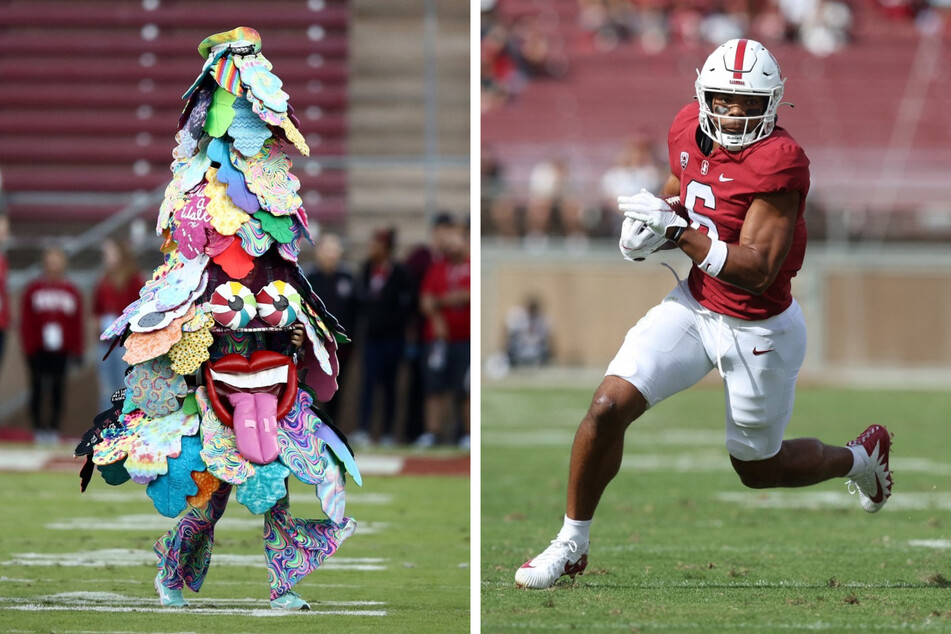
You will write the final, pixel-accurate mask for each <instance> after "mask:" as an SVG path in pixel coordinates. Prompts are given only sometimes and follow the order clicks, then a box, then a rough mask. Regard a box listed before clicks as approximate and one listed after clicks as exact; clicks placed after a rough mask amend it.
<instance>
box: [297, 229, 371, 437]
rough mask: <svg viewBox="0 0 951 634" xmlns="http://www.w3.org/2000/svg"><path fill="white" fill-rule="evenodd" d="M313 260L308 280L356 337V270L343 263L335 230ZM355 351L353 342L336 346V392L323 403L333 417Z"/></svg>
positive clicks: (322, 241)
mask: <svg viewBox="0 0 951 634" xmlns="http://www.w3.org/2000/svg"><path fill="white" fill-rule="evenodd" d="M314 259H315V261H316V262H317V266H316V267H315V268H313V269H312V270H311V272H310V274H309V275H308V276H307V281H308V282H310V285H311V288H313V289H314V292H315V293H317V295H318V296H319V297H320V299H322V300H323V302H324V305H325V306H326V307H327V310H329V311H330V312H331V314H333V315H334V317H336V318H337V321H338V322H339V323H340V325H341V326H343V328H344V330H346V332H347V334H348V335H349V336H350V337H353V336H354V332H355V330H356V325H357V311H358V306H359V298H358V296H357V284H356V280H354V277H353V273H351V272H350V271H349V270H347V268H346V267H345V266H344V265H343V264H342V262H343V244H342V243H341V241H340V238H339V237H338V236H336V235H334V234H332V233H325V234H323V235H322V236H321V238H320V240H318V241H317V246H316V248H315V249H314ZM352 354H353V344H352V343H344V344H340V345H339V346H338V347H337V363H338V364H339V366H340V371H339V372H338V374H337V392H336V393H335V394H334V396H333V398H331V399H330V401H328V402H327V403H326V404H324V411H326V412H327V414H329V415H330V417H331V418H332V419H334V420H336V419H337V414H338V413H339V411H340V403H341V402H343V401H344V396H343V394H344V386H345V383H346V376H347V368H348V367H350V357H351V356H352Z"/></svg>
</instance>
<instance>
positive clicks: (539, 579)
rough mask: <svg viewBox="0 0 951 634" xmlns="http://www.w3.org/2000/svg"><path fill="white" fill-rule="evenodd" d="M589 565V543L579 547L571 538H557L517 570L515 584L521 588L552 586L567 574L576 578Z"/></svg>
mask: <svg viewBox="0 0 951 634" xmlns="http://www.w3.org/2000/svg"><path fill="white" fill-rule="evenodd" d="M587 565H588V545H587V544H585V545H584V547H583V548H579V546H578V544H576V543H575V542H573V541H571V540H563V541H562V540H557V539H555V540H553V541H552V542H551V546H549V547H548V548H546V549H545V550H544V551H542V553H541V554H540V555H538V556H536V557H535V558H534V559H530V560H528V561H526V562H525V563H524V564H522V567H521V568H519V569H518V570H516V571H515V585H516V586H518V587H519V588H534V589H543V588H550V587H552V586H553V585H555V582H556V581H558V579H560V578H561V577H563V576H565V575H568V576H569V577H571V578H572V579H574V578H575V575H580V574H582V573H584V569H585V568H586V567H587Z"/></svg>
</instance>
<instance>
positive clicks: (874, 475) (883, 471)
mask: <svg viewBox="0 0 951 634" xmlns="http://www.w3.org/2000/svg"><path fill="white" fill-rule="evenodd" d="M891 445H892V437H891V434H889V433H888V430H887V429H885V428H884V427H883V426H881V425H870V426H869V427H868V429H866V430H865V431H863V432H862V434H861V435H860V436H859V437H858V438H856V439H855V440H852V441H849V443H848V445H846V446H848V447H862V448H863V449H864V450H865V452H866V454H868V468H867V469H866V470H865V472H864V473H861V474H859V475H857V476H855V477H854V478H852V479H851V480H849V482H848V486H849V492H850V493H853V494H854V493H855V492H856V491H858V494H859V499H860V500H861V501H862V508H863V509H865V510H866V511H868V512H869V513H875V512H876V511H878V510H879V509H880V508H882V507H883V506H885V502H887V501H888V498H889V497H891V495H892V472H891V471H890V470H889V468H888V452H889V450H890V449H891Z"/></svg>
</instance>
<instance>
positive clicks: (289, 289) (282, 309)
mask: <svg viewBox="0 0 951 634" xmlns="http://www.w3.org/2000/svg"><path fill="white" fill-rule="evenodd" d="M255 299H257V302H258V315H259V316H260V317H261V319H263V320H264V321H266V322H267V323H269V324H270V325H272V326H275V327H278V328H282V327H284V326H287V325H289V324H292V323H294V322H295V321H297V316H298V315H299V314H300V312H301V296H300V293H298V292H297V289H295V288H294V287H293V286H291V285H290V284H288V283H286V282H281V281H280V280H275V281H274V282H271V283H270V284H268V285H267V286H265V287H264V288H262V289H261V290H260V291H258V294H257V295H256V296H255Z"/></svg>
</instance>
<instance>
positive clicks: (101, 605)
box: [0, 591, 387, 618]
mask: <svg viewBox="0 0 951 634" xmlns="http://www.w3.org/2000/svg"><path fill="white" fill-rule="evenodd" d="M190 602H191V603H193V604H195V605H197V604H207V605H210V606H216V605H224V606H241V605H267V602H266V601H265V600H264V599H252V598H246V599H190ZM155 603H156V600H155V599H143V598H141V597H130V596H126V595H122V594H115V593H110V592H82V591H81V592H63V593H59V594H52V595H42V596H38V597H33V598H29V599H24V598H14V597H0V604H6V605H4V608H5V609H8V610H20V611H25V612H51V611H82V612H156V613H158V612H165V613H168V612H170V611H179V610H178V609H177V608H164V607H161V606H156V605H155ZM323 605H326V606H328V607H330V608H358V609H328V610H323V609H319V608H317V609H314V607H313V606H323ZM385 606H386V602H385V601H319V602H318V601H314V602H313V605H312V609H311V610H310V611H308V612H286V611H283V610H271V609H270V608H266V609H265V608H250V609H248V608H243V609H242V608H241V607H226V608H218V607H205V608H202V607H189V608H187V609H185V610H181V612H183V613H187V614H206V615H236V616H253V617H258V618H264V617H275V616H294V615H308V614H316V615H337V616H373V617H379V616H386V615H387V611H386V610H383V609H360V608H380V607H385Z"/></svg>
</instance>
